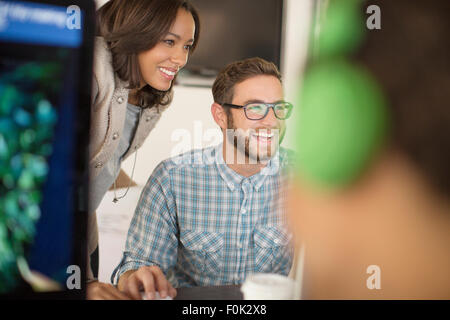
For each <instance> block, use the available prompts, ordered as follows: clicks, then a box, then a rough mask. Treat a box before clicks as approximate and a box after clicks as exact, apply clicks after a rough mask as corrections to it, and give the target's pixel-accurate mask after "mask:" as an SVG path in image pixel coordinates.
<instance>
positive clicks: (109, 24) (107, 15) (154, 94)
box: [97, 0, 200, 107]
mask: <svg viewBox="0 0 450 320" xmlns="http://www.w3.org/2000/svg"><path fill="white" fill-rule="evenodd" d="M180 8H183V9H185V10H186V11H188V12H189V13H191V14H192V17H193V19H194V22H195V33H194V43H193V44H192V49H191V52H192V51H193V50H194V49H195V47H196V46H197V43H198V40H199V34H200V20H199V16H198V13H197V11H196V9H195V8H194V7H193V6H192V5H191V4H190V3H189V2H188V1H183V0H110V1H108V2H107V3H105V4H104V5H103V6H102V7H101V8H100V9H99V10H98V11H97V35H99V36H102V37H104V38H105V41H106V42H107V43H108V45H109V48H110V49H111V53H112V64H113V68H114V71H115V72H116V73H117V75H118V76H119V78H120V79H122V80H123V81H126V82H128V88H129V89H137V88H139V85H140V84H141V80H142V75H141V73H140V70H139V63H138V59H137V55H138V54H139V53H140V52H143V51H147V50H149V49H152V48H153V47H154V46H155V45H156V44H157V43H158V42H159V41H160V40H161V39H162V38H163V37H164V36H165V35H166V34H167V32H169V30H170V27H171V26H172V24H173V23H174V21H175V18H176V16H177V13H178V10H179V9H180ZM173 83H174V81H172V84H173ZM171 90H172V86H171V87H170V89H169V90H168V91H159V90H156V89H154V88H152V87H150V86H145V87H144V88H142V89H141V90H139V91H138V93H137V96H138V99H139V100H141V101H142V104H143V105H142V107H152V106H154V105H158V104H162V105H167V104H169V103H170V97H171V95H170V92H171Z"/></svg>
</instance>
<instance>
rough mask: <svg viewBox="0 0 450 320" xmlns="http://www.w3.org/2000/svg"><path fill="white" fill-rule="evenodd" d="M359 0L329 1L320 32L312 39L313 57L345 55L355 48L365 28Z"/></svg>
mask: <svg viewBox="0 0 450 320" xmlns="http://www.w3.org/2000/svg"><path fill="white" fill-rule="evenodd" d="M361 2H362V1H361V0H333V1H330V2H329V6H328V9H327V11H326V16H325V18H324V19H323V21H322V23H321V25H320V33H319V35H318V37H317V38H316V39H314V40H313V41H314V45H313V48H314V51H315V52H314V53H315V58H321V59H322V58H324V57H332V56H337V55H345V54H349V53H351V52H353V51H354V50H355V49H357V48H358V47H359V45H360V43H361V41H362V39H363V37H364V34H365V32H366V28H365V25H364V19H363V17H362V15H361V10H360V5H361Z"/></svg>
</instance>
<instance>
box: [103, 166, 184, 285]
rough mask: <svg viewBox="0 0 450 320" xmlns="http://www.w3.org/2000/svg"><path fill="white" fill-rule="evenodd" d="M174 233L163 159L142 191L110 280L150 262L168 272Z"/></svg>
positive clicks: (173, 251) (175, 242) (173, 211)
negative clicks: (122, 250) (121, 253)
mask: <svg viewBox="0 0 450 320" xmlns="http://www.w3.org/2000/svg"><path fill="white" fill-rule="evenodd" d="M177 234H178V227H177V220H176V205H175V199H174V196H173V194H172V188H171V182H170V176H169V172H168V171H167V169H166V167H165V165H164V162H162V163H160V164H159V165H158V167H157V168H156V169H155V170H154V171H153V173H152V175H151V176H150V178H149V180H148V182H147V184H146V186H145V188H144V190H143V191H142V194H141V197H140V199H139V202H138V205H137V207H136V211H135V213H134V216H133V219H132V220H131V224H130V228H129V230H128V235H127V241H126V245H125V251H124V253H123V257H122V261H121V262H120V264H119V265H118V266H117V267H116V270H114V273H113V275H112V276H111V281H112V282H113V283H117V282H118V279H119V278H120V276H121V275H122V274H123V273H124V272H126V271H128V270H137V269H139V268H140V267H142V266H152V265H157V266H159V267H160V268H161V270H162V271H163V272H164V274H165V275H166V276H167V272H168V271H169V270H170V269H171V268H172V267H174V266H175V264H176V261H177V250H178V238H177ZM116 273H117V278H116V280H115V275H116Z"/></svg>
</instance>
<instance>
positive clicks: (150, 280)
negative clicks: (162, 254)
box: [119, 266, 177, 300]
mask: <svg viewBox="0 0 450 320" xmlns="http://www.w3.org/2000/svg"><path fill="white" fill-rule="evenodd" d="M119 289H120V290H121V291H123V292H124V293H126V294H127V295H129V296H130V297H132V298H133V299H136V300H141V299H142V297H141V293H140V291H142V290H143V291H145V293H146V295H147V298H148V299H154V298H155V291H158V292H159V295H160V296H161V298H163V299H164V298H166V297H167V295H169V296H170V297H172V298H174V297H175V296H176V295H177V291H176V290H175V289H174V288H173V287H172V285H171V284H170V282H169V281H167V279H166V277H165V276H164V273H163V272H162V271H161V269H160V268H159V267H157V266H150V267H148V266H144V267H140V268H139V269H138V270H130V271H127V272H125V273H124V274H123V275H122V276H121V277H120V279H119Z"/></svg>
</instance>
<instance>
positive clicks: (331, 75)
mask: <svg viewBox="0 0 450 320" xmlns="http://www.w3.org/2000/svg"><path fill="white" fill-rule="evenodd" d="M298 105H299V109H300V111H299V117H298V125H297V126H296V128H297V150H298V157H299V161H298V171H299V173H300V174H301V176H302V177H303V178H304V179H306V180H309V181H312V182H314V183H315V184H318V185H321V186H326V187H327V186H328V187H329V186H340V185H344V184H347V183H349V182H351V181H352V180H353V179H355V177H356V176H357V175H358V174H359V173H360V172H361V171H362V169H363V168H364V167H365V165H366V164H367V162H368V160H369V159H370V158H371V156H372V155H373V153H374V151H375V150H376V149H377V147H378V146H379V145H380V143H381V141H382V140H383V137H384V135H385V133H386V127H387V114H386V107H385V101H384V97H383V94H382V91H381V90H380V89H379V87H378V86H377V84H376V82H375V80H374V79H373V78H372V77H371V76H370V74H369V73H368V72H365V71H364V70H363V69H361V68H359V67H356V66H353V65H351V64H349V63H347V62H345V61H340V60H339V61H336V60H334V61H325V62H322V63H319V64H314V65H313V66H312V67H311V68H310V69H309V70H308V71H307V73H306V75H305V78H304V82H303V87H302V91H301V94H300V102H299V103H298Z"/></svg>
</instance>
